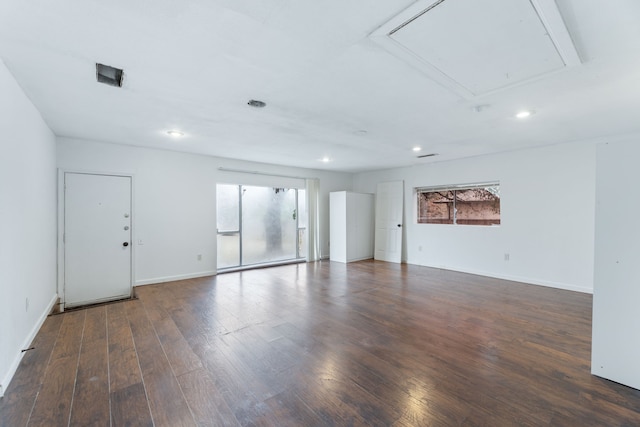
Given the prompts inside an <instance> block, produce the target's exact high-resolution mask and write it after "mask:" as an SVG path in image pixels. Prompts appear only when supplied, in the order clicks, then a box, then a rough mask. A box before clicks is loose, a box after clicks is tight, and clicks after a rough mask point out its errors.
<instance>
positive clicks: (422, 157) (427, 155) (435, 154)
mask: <svg viewBox="0 0 640 427" xmlns="http://www.w3.org/2000/svg"><path fill="white" fill-rule="evenodd" d="M437 155H438V154H437V153H431V154H421V155H420V156H416V157H417V158H419V159H424V158H425V157H433V156H437Z"/></svg>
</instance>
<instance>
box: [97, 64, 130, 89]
mask: <svg viewBox="0 0 640 427" xmlns="http://www.w3.org/2000/svg"><path fill="white" fill-rule="evenodd" d="M123 77H124V72H123V71H122V70H121V69H120V68H115V67H110V66H109V65H104V64H98V63H96V80H98V83H104V84H106V85H109V86H115V87H122V79H123Z"/></svg>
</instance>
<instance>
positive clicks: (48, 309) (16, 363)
mask: <svg viewBox="0 0 640 427" xmlns="http://www.w3.org/2000/svg"><path fill="white" fill-rule="evenodd" d="M57 301H58V294H54V295H53V298H51V301H50V302H49V304H48V305H47V307H46V308H45V310H44V312H43V313H42V314H41V315H40V317H39V318H38V321H37V322H36V324H35V325H34V326H33V328H32V329H31V332H29V335H27V337H26V338H25V339H24V342H23V343H22V346H21V347H20V348H21V349H24V348H28V347H29V345H30V344H31V343H32V342H33V340H34V338H35V337H36V335H37V334H38V331H39V330H40V328H41V327H42V324H43V323H44V321H45V320H46V319H47V316H48V315H49V313H51V310H53V306H54V305H55V304H56V302H57ZM22 356H24V353H23V352H22V351H20V352H19V353H18V354H17V355H16V357H15V359H14V360H13V363H12V364H11V366H10V367H9V371H8V372H7V373H6V375H5V376H4V378H3V379H2V382H1V383H0V397H3V396H4V392H5V390H6V389H7V388H8V387H9V383H11V380H12V379H13V376H14V375H15V373H16V371H17V370H18V366H19V365H20V361H21V360H22Z"/></svg>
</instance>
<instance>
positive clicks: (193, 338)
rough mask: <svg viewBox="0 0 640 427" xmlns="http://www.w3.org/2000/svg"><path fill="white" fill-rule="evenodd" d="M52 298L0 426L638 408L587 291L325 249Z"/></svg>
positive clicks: (528, 422) (535, 417) (253, 422)
mask: <svg viewBox="0 0 640 427" xmlns="http://www.w3.org/2000/svg"><path fill="white" fill-rule="evenodd" d="M137 295H138V297H139V299H138V300H133V301H127V302H120V303H114V304H110V305H105V306H100V307H93V308H89V309H86V310H80V311H74V312H68V313H64V314H61V315H54V316H50V317H49V318H48V319H47V320H46V322H45V324H44V326H43V327H42V329H41V331H40V332H39V334H38V335H37V337H36V338H35V340H34V343H33V346H34V347H35V349H34V350H31V351H28V352H27V353H26V354H25V356H24V359H23V361H22V363H21V365H20V367H19V369H18V371H17V373H16V375H15V377H14V379H13V381H12V383H11V384H10V386H9V389H8V390H7V391H6V394H5V397H4V398H3V399H2V400H0V425H2V426H10V427H14V426H67V425H71V426H153V425H155V426H170V427H174V426H404V427H406V426H462V425H464V426H515V425H517V426H541V425H554V426H638V425H640V391H638V390H634V389H631V388H628V387H625V386H622V385H620V384H616V383H613V382H610V381H607V380H604V379H601V378H598V377H594V376H592V375H591V374H590V346H591V296H590V295H586V294H580V293H575V292H568V291H562V290H557V289H550V288H545V287H539V286H533V285H524V284H519V283H514V282H508V281H502V280H496V279H490V278H485V277H479V276H473V275H469V274H462V273H455V272H450V271H443V270H437V269H431V268H426V267H418V266H409V265H396V264H389V263H384V262H378V261H363V262H358V263H352V264H348V265H344V264H340V263H330V262H327V261H323V262H318V263H310V264H296V265H287V266H280V267H274V268H269V269H260V270H253V271H245V272H237V273H228V274H223V275H219V276H217V277H209V278H202V279H193V280H184V281H180V282H173V283H165V284H159V285H150V286H144V287H140V288H137Z"/></svg>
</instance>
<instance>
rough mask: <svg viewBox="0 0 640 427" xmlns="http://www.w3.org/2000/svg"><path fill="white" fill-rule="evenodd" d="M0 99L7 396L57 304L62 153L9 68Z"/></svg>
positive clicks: (1, 369)
mask: <svg viewBox="0 0 640 427" xmlns="http://www.w3.org/2000/svg"><path fill="white" fill-rule="evenodd" d="M0 94H2V95H1V96H0V133H1V134H2V138H1V140H0V386H1V387H0V395H1V394H2V392H3V391H4V390H6V387H7V385H8V383H9V381H10V380H11V377H12V376H13V374H14V372H15V369H16V368H17V365H18V363H19V362H20V359H21V357H22V353H21V351H20V350H22V349H23V348H27V347H28V345H29V344H30V342H31V340H32V339H33V337H34V336H35V333H36V332H37V330H38V329H39V327H40V325H41V324H42V322H43V321H44V319H45V317H46V315H47V313H48V312H49V310H50V309H51V307H52V305H53V303H54V302H55V297H56V160H55V155H56V153H55V137H54V135H53V133H52V132H51V131H50V130H49V128H48V127H47V125H46V124H45V122H44V121H43V120H42V118H41V116H40V113H39V112H38V111H37V110H36V108H35V107H34V106H33V104H31V102H30V101H29V99H27V97H26V96H25V94H24V93H23V91H22V89H20V87H19V86H18V84H17V83H16V81H15V80H14V78H13V76H12V75H11V74H10V73H9V71H8V70H7V68H6V66H5V65H4V63H2V61H0ZM27 299H28V300H29V302H28V307H27Z"/></svg>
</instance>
